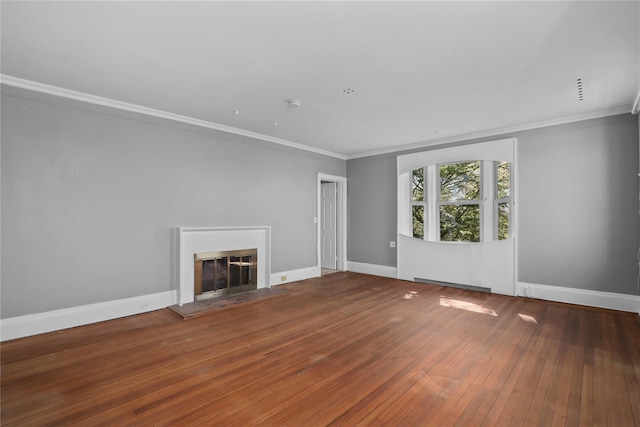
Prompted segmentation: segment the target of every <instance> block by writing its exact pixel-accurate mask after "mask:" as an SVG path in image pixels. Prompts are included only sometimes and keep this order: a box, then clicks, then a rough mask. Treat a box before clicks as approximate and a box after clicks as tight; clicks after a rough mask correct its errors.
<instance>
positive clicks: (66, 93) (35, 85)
mask: <svg viewBox="0 0 640 427" xmlns="http://www.w3.org/2000/svg"><path fill="white" fill-rule="evenodd" d="M0 82H1V83H2V84H5V85H7V86H13V87H17V88H21V89H26V90H32V91H34V92H40V93H45V94H48V95H54V96H59V97H61V98H67V99H73V100H76V101H81V102H87V103H89V104H95V105H101V106H104V107H110V108H115V109H118V110H123V111H130V112H133V113H139V114H144V115H147V116H153V117H159V118H161V119H167V120H173V121H176V122H181V123H187V124H190V125H194V126H199V127H203V128H208V129H214V130H219V131H222V132H226V133H231V134H235V135H241V136H246V137H248V138H253V139H258V140H262V141H266V142H271V143H273V144H279V145H285V146H287V147H291V148H296V149H299V150H304V151H310V152H312V153H316V154H322V155H325V156H330V157H335V158H338V159H341V160H346V159H347V156H345V155H343V154H339V153H334V152H331V151H327V150H322V149H319V148H314V147H309V146H307V145H303V144H298V143H297V142H293V141H288V140H286V139H281V138H276V137H273V136H269V135H264V134H261V133H257V132H252V131H248V130H244V129H239V128H235V127H232V126H226V125H221V124H219V123H214V122H210V121H207V120H201V119H196V118H193V117H189V116H183V115H180V114H174V113H170V112H168V111H163V110H156V109H155V108H148V107H143V106H141V105H137V104H131V103H128V102H122V101H116V100H115V99H110V98H104V97H101V96H96V95H91V94H88V93H84V92H78V91H75V90H70V89H65V88H61V87H58V86H52V85H48V84H44V83H39V82H34V81H31V80H25V79H21V78H19V77H14V76H9V75H7V74H0Z"/></svg>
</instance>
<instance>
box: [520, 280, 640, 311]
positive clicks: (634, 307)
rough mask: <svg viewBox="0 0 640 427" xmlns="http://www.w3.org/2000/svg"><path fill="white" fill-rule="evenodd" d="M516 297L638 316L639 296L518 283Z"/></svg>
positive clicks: (639, 307) (639, 308) (639, 309)
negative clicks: (623, 312) (606, 309)
mask: <svg viewBox="0 0 640 427" xmlns="http://www.w3.org/2000/svg"><path fill="white" fill-rule="evenodd" d="M516 289H517V295H518V296H524V297H528V298H537V299H543V300H547V301H556V302H564V303H568V304H578V305H586V306H590V307H599V308H609V309H613V310H620V311H630V312H632V313H638V314H640V296H637V295H627V294H617V293H613V292H601V291H591V290H586V289H576V288H565V287H561V286H549V285H538V284H535V283H526V282H518V283H517V285H516Z"/></svg>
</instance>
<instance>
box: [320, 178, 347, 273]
mask: <svg viewBox="0 0 640 427" xmlns="http://www.w3.org/2000/svg"><path fill="white" fill-rule="evenodd" d="M317 194H318V202H317V203H318V207H317V217H316V225H317V245H318V247H317V254H318V270H319V271H318V273H319V274H326V273H331V272H334V271H345V270H346V269H347V232H346V229H347V178H345V177H341V176H333V175H326V174H322V173H319V174H318V188H317Z"/></svg>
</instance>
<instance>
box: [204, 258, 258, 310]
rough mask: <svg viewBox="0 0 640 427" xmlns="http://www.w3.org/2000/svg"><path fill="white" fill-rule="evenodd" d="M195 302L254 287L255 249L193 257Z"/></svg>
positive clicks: (255, 269)
mask: <svg viewBox="0 0 640 427" xmlns="http://www.w3.org/2000/svg"><path fill="white" fill-rule="evenodd" d="M193 271H194V284H193V285H194V297H195V300H203V299H207V298H217V297H222V296H226V295H231V294H236V293H238V292H246V291H250V290H253V289H257V288H258V250H257V249H256V248H254V249H242V250H235V251H217V252H200V253H196V254H194V255H193Z"/></svg>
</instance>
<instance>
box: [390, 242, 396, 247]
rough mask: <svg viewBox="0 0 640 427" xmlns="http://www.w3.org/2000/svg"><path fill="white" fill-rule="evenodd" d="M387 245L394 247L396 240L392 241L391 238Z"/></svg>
mask: <svg viewBox="0 0 640 427" xmlns="http://www.w3.org/2000/svg"><path fill="white" fill-rule="evenodd" d="M389 247H390V248H395V247H396V242H394V241H393V240H392V241H390V242H389Z"/></svg>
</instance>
